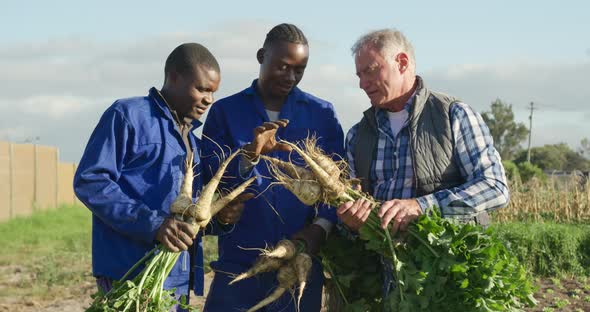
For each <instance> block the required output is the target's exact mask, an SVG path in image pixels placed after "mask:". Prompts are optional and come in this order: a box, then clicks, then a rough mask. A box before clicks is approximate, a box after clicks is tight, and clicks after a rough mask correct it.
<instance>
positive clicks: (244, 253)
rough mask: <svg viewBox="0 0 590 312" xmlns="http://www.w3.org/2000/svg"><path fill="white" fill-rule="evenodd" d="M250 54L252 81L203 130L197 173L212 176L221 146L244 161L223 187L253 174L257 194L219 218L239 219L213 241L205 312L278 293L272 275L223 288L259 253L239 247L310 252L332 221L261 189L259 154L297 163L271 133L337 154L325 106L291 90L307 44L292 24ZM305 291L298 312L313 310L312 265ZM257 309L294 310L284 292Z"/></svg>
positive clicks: (317, 301)
mask: <svg viewBox="0 0 590 312" xmlns="http://www.w3.org/2000/svg"><path fill="white" fill-rule="evenodd" d="M256 56H257V60H258V62H259V64H260V72H259V76H258V79H256V80H254V81H253V82H252V85H251V86H250V87H248V88H246V89H245V90H243V91H241V92H239V93H236V94H234V95H232V96H229V97H227V98H224V99H221V100H219V101H218V102H217V103H216V104H215V106H214V107H213V108H212V109H211V111H210V113H209V115H208V116H207V120H206V122H205V127H204V130H203V155H204V156H203V163H204V165H205V167H204V168H205V170H204V174H205V175H207V174H210V173H207V172H209V167H210V168H211V171H213V172H214V171H215V169H216V167H217V166H218V163H219V161H218V159H217V158H216V157H215V156H214V155H215V154H219V152H220V151H219V148H220V147H224V146H227V147H229V148H230V149H231V150H235V149H237V148H244V149H245V150H246V151H248V153H247V156H242V157H241V158H240V159H237V160H236V161H234V162H232V164H230V169H229V170H228V171H229V172H228V174H227V177H228V178H227V179H225V182H226V183H228V184H229V185H230V186H231V185H233V184H235V183H238V182H239V181H241V180H243V179H245V178H248V177H250V176H256V177H257V180H256V182H255V186H254V187H253V188H254V189H255V190H254V191H255V193H257V194H260V195H259V196H258V197H257V198H255V199H252V200H250V201H248V202H246V204H245V207H244V209H243V211H240V210H239V209H234V211H233V212H232V210H231V209H228V210H226V211H225V212H223V213H220V214H219V215H218V219H219V220H220V221H221V222H225V221H224V220H225V218H226V217H228V216H229V217H236V215H239V214H240V213H241V219H240V220H239V221H238V222H237V223H236V224H235V226H234V229H233V230H232V231H229V233H227V234H222V235H220V236H219V259H218V260H217V261H215V262H213V263H212V264H211V267H212V268H213V269H214V270H215V272H216V273H215V277H214V279H213V282H212V285H211V289H210V291H209V295H208V297H207V301H206V303H205V311H207V312H228V311H243V310H245V309H248V308H250V307H252V306H254V305H255V304H256V303H258V302H259V301H261V300H262V299H264V298H265V297H267V296H268V295H269V294H270V293H271V292H272V291H273V290H274V289H275V288H276V287H277V280H276V273H275V272H272V273H263V274H260V275H258V276H257V277H254V278H250V279H246V280H243V281H240V282H238V283H235V284H233V285H231V286H230V285H228V282H229V281H230V280H231V279H232V277H231V276H230V274H236V273H241V272H244V271H246V270H248V268H250V267H251V266H252V264H253V262H254V260H255V259H256V257H257V256H258V255H259V253H260V252H259V251H256V250H252V249H250V250H245V249H244V248H264V247H266V246H267V245H274V244H276V243H277V242H278V241H279V240H280V239H284V238H286V239H300V240H301V241H302V242H303V243H304V244H305V246H306V248H307V251H308V252H309V253H312V254H313V253H316V252H317V251H318V250H319V247H320V245H321V244H322V243H323V241H324V240H325V238H326V235H327V234H328V233H329V231H330V230H331V227H332V225H333V224H334V222H336V215H335V211H334V208H329V207H327V206H320V207H319V208H318V209H317V213H316V209H315V207H310V206H305V205H304V204H303V203H301V202H300V201H299V200H298V199H297V198H296V197H295V196H294V195H292V194H291V193H290V192H289V191H288V190H286V189H285V188H284V187H282V186H272V187H271V188H270V190H266V189H267V187H268V186H269V184H270V183H272V180H271V179H270V178H269V177H270V176H271V175H270V172H269V169H268V167H267V164H266V163H265V161H263V160H261V161H259V155H260V154H266V155H268V156H272V157H276V158H279V159H282V160H285V161H288V160H290V159H293V160H296V161H297V160H299V162H300V163H302V162H301V160H300V158H298V155H296V154H295V153H292V154H290V153H289V152H287V150H288V148H286V146H285V145H283V144H280V142H278V143H277V140H276V138H275V135H276V136H277V137H278V138H280V139H284V140H288V141H290V142H295V141H299V140H302V139H305V138H306V137H308V136H312V135H315V136H316V137H318V138H319V140H318V143H319V145H320V146H321V148H322V149H323V150H324V151H326V152H327V153H329V154H332V153H335V154H339V155H342V152H343V140H344V139H343V132H342V128H341V126H340V124H339V122H338V120H337V119H336V115H335V113H334V109H333V106H332V104H330V103H329V102H326V101H324V100H322V99H319V98H317V97H315V96H313V95H311V94H309V93H306V92H303V91H302V90H300V89H299V88H297V87H296V86H297V84H298V83H299V81H300V80H301V78H302V77H303V73H304V71H305V67H306V66H307V60H308V57H309V47H308V43H307V39H306V38H305V35H304V34H303V33H302V32H301V30H300V29H299V28H297V27H296V26H294V25H291V24H280V25H277V26H275V27H274V28H273V29H272V30H271V31H270V32H269V33H268V34H267V35H266V40H265V41H264V44H263V47H262V48H261V49H260V50H258V53H257V55H256ZM287 123H288V125H287ZM253 129H254V130H253ZM226 153H227V151H226ZM208 156H212V157H208ZM290 157H291V158H290ZM265 190H266V191H265ZM241 247H242V248H241ZM307 285H308V286H307V287H306V290H305V292H304V295H303V299H302V301H301V306H300V311H319V310H320V307H321V295H322V285H323V275H322V269H321V266H320V264H319V263H318V262H317V261H315V260H314V264H313V268H312V272H311V274H310V276H309V280H308V284H307ZM261 311H296V300H293V299H292V297H291V296H290V295H289V294H288V293H287V294H285V295H283V296H282V297H281V298H280V299H279V300H277V301H275V302H274V303H273V304H271V305H269V306H267V307H265V308H263V309H262V310H261Z"/></svg>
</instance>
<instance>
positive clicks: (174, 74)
mask: <svg viewBox="0 0 590 312" xmlns="http://www.w3.org/2000/svg"><path fill="white" fill-rule="evenodd" d="M178 75H179V74H178V73H177V72H176V71H175V70H171V71H169V72H168V76H167V77H166V80H167V81H169V82H170V83H176V81H177V80H178Z"/></svg>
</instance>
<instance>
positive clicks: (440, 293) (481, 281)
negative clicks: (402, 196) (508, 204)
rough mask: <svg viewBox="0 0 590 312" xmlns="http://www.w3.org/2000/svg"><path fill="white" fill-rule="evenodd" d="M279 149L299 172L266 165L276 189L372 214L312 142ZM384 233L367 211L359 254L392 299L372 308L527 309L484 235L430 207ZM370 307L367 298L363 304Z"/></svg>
mask: <svg viewBox="0 0 590 312" xmlns="http://www.w3.org/2000/svg"><path fill="white" fill-rule="evenodd" d="M284 143H285V144H288V145H290V146H291V147H292V148H293V150H294V151H296V152H297V153H298V154H299V155H301V157H302V158H303V160H304V161H305V163H306V167H301V166H297V165H295V164H293V163H291V162H284V161H281V160H278V159H272V158H269V157H265V160H267V161H268V162H269V166H270V168H271V172H272V175H273V177H274V178H275V179H276V180H277V182H276V183H278V184H281V185H284V186H285V187H286V188H287V189H289V190H290V191H291V192H292V193H293V194H294V195H295V196H297V198H299V199H300V200H301V201H302V202H303V203H305V204H307V205H313V204H316V203H318V202H320V203H325V204H329V205H331V206H334V207H338V206H340V205H341V204H343V203H345V202H349V201H354V200H357V199H361V198H364V199H365V200H367V201H369V202H370V203H371V207H372V208H376V207H379V206H380V203H379V202H377V201H376V200H374V199H373V198H372V197H371V196H370V195H368V194H366V193H363V192H361V191H360V190H358V189H357V188H356V187H353V183H352V180H351V179H349V178H348V174H347V172H346V168H347V166H346V164H345V162H343V161H339V162H336V161H334V160H332V158H331V157H329V156H328V155H326V154H324V153H323V152H322V151H321V150H320V149H319V148H318V147H317V146H316V141H315V139H313V138H311V139H306V140H304V142H303V144H302V145H303V148H301V147H299V146H298V145H296V144H293V143H290V142H284ZM390 229H391V226H390V227H389V228H388V229H383V228H382V227H381V220H380V218H379V216H378V215H377V214H376V213H375V212H374V211H373V212H371V213H370V214H369V217H368V219H367V221H366V223H365V224H364V226H363V227H361V229H360V232H359V236H360V238H361V239H362V240H364V241H365V244H364V246H365V250H364V251H363V252H368V253H373V252H376V253H377V254H379V255H380V256H382V257H383V259H384V261H387V262H389V263H390V264H391V267H392V274H393V279H394V291H392V292H390V294H389V295H388V297H387V298H380V301H382V302H383V303H384V304H385V305H386V306H388V307H389V308H392V309H393V310H394V311H455V309H456V308H457V307H460V310H462V311H518V310H519V309H521V308H522V307H523V306H524V305H534V304H535V302H536V301H535V299H534V298H533V297H532V293H533V287H532V283H531V282H530V276H528V274H526V270H525V269H524V268H523V267H522V265H520V263H518V260H517V259H516V257H514V256H512V255H511V254H510V252H509V250H508V249H507V248H506V247H505V246H504V244H503V243H502V242H501V241H499V240H497V239H495V237H494V236H493V235H492V233H489V231H488V232H485V231H484V230H483V229H482V228H481V227H479V226H474V225H470V224H459V223H457V222H453V221H452V220H448V219H444V218H442V217H441V215H440V213H439V212H438V209H437V208H436V207H433V208H432V209H430V210H429V211H428V213H426V214H424V215H422V216H421V217H420V218H418V219H417V220H415V221H414V222H413V223H412V224H411V225H410V226H409V228H408V229H407V231H406V232H405V236H403V237H402V235H400V233H399V232H398V233H395V235H397V236H396V237H394V238H395V241H394V239H393V238H392V235H391V233H390ZM332 250H333V249H332ZM332 259H333V258H332ZM338 261H348V260H347V259H340V260H338ZM336 280H338V279H336ZM340 293H343V292H342V291H341V292H340ZM373 301H374V298H367V301H366V302H373ZM359 308H360V309H361V310H358V311H364V310H362V309H363V308H362V307H360V306H358V305H355V306H354V307H353V306H350V307H348V308H347V309H346V310H349V311H357V310H356V309H359Z"/></svg>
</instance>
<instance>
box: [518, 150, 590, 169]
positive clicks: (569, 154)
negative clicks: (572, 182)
mask: <svg viewBox="0 0 590 312" xmlns="http://www.w3.org/2000/svg"><path fill="white" fill-rule="evenodd" d="M514 162H515V163H517V164H520V163H523V162H526V151H521V152H519V153H518V155H517V156H516V159H515V161H514ZM531 163H532V164H534V165H536V166H538V167H539V168H541V169H543V170H565V171H572V170H582V171H586V170H590V161H589V160H587V159H585V158H584V157H583V156H582V155H580V154H579V153H576V152H575V151H574V150H572V149H571V148H570V147H569V145H567V144H565V143H559V144H548V145H544V146H542V147H533V148H531Z"/></svg>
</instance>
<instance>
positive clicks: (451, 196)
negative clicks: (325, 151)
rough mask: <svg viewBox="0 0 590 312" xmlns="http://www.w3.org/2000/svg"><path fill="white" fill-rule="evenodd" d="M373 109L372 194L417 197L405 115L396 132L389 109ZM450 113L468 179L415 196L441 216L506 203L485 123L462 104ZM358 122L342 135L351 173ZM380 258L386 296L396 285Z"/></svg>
mask: <svg viewBox="0 0 590 312" xmlns="http://www.w3.org/2000/svg"><path fill="white" fill-rule="evenodd" d="M414 98H415V95H414V96H412V97H411V98H410V100H408V102H407V103H406V104H405V106H404V109H405V110H407V111H408V115H409V114H410V109H411V105H412V103H413V101H414ZM375 114H376V115H375V117H376V120H377V127H378V131H379V138H378V141H377V152H376V153H375V159H373V162H372V164H371V170H370V175H369V179H370V183H371V186H372V187H373V197H374V198H375V199H377V200H380V201H386V200H391V199H408V198H415V196H416V181H415V179H414V170H413V167H412V166H413V163H412V154H411V150H412V149H411V148H410V130H409V127H408V120H406V123H405V124H404V125H403V127H402V129H401V130H400V131H399V133H398V134H397V136H395V137H394V135H393V132H392V131H391V126H390V124H389V119H388V116H387V113H386V112H385V111H383V110H380V109H377V110H376V112H375ZM450 114H451V116H450V121H451V127H452V133H453V142H454V149H453V152H454V153H455V156H456V159H458V160H459V163H458V164H457V165H458V167H459V170H460V172H461V175H462V176H463V177H464V178H465V181H466V182H465V183H464V184H462V185H459V186H456V187H454V188H451V189H444V190H440V191H438V192H435V193H433V194H428V195H425V196H422V197H418V198H416V200H417V201H418V203H419V204H420V207H421V208H422V211H425V210H426V209H427V208H430V207H432V206H435V205H436V206H437V207H439V208H440V210H441V213H442V215H443V216H447V217H452V216H458V217H460V216H473V215H475V214H477V213H479V212H482V211H489V210H493V209H497V208H501V207H503V206H505V205H506V204H507V203H508V198H509V194H508V187H507V184H506V177H505V174H504V168H503V166H502V162H501V160H500V155H499V154H498V152H497V151H496V149H495V148H494V145H493V139H492V136H491V134H490V131H489V129H488V127H487V126H486V124H485V123H484V121H483V119H482V118H481V116H480V115H479V114H478V113H476V112H474V111H473V110H472V109H471V107H469V106H467V105H466V104H463V103H454V104H452V105H451V107H450ZM358 126H359V125H358V124H356V125H355V126H353V127H352V128H351V129H350V130H349V132H348V135H347V136H346V145H345V148H346V156H347V160H348V164H349V165H350V170H351V176H352V177H356V172H355V168H354V164H355V162H354V154H353V151H354V150H355V145H356V142H357V136H356V134H357V131H358ZM381 262H382V264H383V269H384V284H383V294H384V296H385V295H387V294H388V293H389V292H390V291H391V290H392V289H393V288H394V287H395V286H394V284H393V281H394V280H393V267H392V265H391V263H389V262H387V261H384V260H383V259H381Z"/></svg>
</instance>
